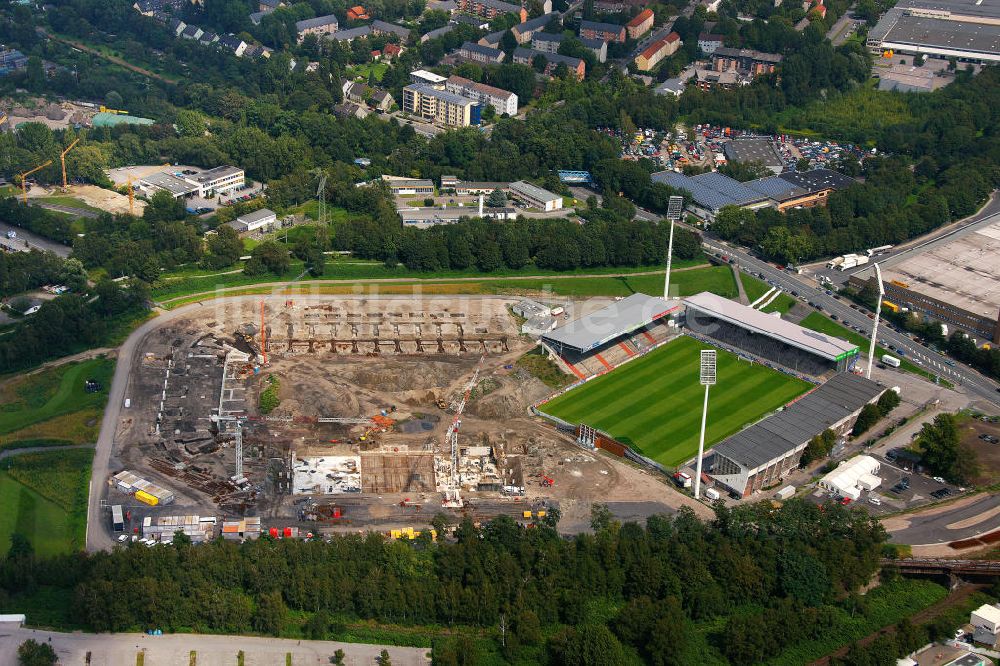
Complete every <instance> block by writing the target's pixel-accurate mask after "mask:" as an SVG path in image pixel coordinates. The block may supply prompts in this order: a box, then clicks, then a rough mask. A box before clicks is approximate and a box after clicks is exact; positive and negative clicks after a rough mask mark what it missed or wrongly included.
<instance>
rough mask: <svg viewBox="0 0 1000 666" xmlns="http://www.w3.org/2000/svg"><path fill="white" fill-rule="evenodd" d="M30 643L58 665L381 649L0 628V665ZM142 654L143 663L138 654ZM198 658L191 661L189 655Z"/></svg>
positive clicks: (361, 658) (365, 660) (216, 660)
mask: <svg viewBox="0 0 1000 666" xmlns="http://www.w3.org/2000/svg"><path fill="white" fill-rule="evenodd" d="M28 639H34V640H36V641H38V642H40V643H44V642H50V643H51V644H52V647H53V648H54V649H55V651H56V655H57V656H58V658H59V663H60V664H84V663H87V664H95V665H96V664H100V665H101V666H134V665H135V664H136V663H143V664H146V666H161V665H167V664H171V665H173V664H188V663H194V659H197V663H198V666H216V665H218V666H222V665H223V664H225V665H226V666H229V665H230V664H235V663H237V655H238V653H239V652H241V651H242V652H243V654H244V661H243V663H245V664H246V665H247V666H274V664H284V663H286V662H285V660H286V658H287V655H291V662H290V663H292V664H295V665H296V666H300V665H304V664H329V663H330V657H331V656H333V654H334V652H336V651H337V650H338V649H340V650H343V651H344V652H345V655H346V657H345V659H344V663H345V664H352V665H353V664H358V665H360V664H377V663H378V659H377V657H378V655H379V653H380V652H381V651H382V649H383V646H381V645H368V644H364V643H337V642H334V641H295V640H285V639H279V638H261V637H257V636H209V635H202V634H169V635H164V636H147V635H145V634H85V633H79V632H74V633H71V634H69V633H61V632H55V631H41V630H38V631H36V630H33V629H24V628H19V627H15V626H14V625H11V624H0V664H5V665H6V664H16V663H18V659H17V648H18V646H19V645H20V644H21V643H22V642H24V641H26V640H28ZM385 649H387V650H388V651H389V657H390V659H391V660H392V663H393V664H405V665H406V666H417V665H418V664H427V663H429V661H430V660H429V659H427V657H426V655H427V653H428V652H430V650H429V649H428V648H410V647H390V646H386V648H385ZM139 653H142V654H143V660H142V662H139V661H138V657H137V655H138V654H139ZM192 653H196V656H195V657H194V659H192V657H191V654H192Z"/></svg>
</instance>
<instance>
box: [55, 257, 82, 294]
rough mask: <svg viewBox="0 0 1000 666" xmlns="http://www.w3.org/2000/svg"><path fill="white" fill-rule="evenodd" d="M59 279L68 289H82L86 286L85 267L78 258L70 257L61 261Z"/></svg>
mask: <svg viewBox="0 0 1000 666" xmlns="http://www.w3.org/2000/svg"><path fill="white" fill-rule="evenodd" d="M59 281H60V282H61V283H63V284H64V285H65V286H66V288H67V289H69V290H70V291H83V290H85V289H86V288H87V269H85V268H84V267H83V263H82V262H81V261H80V260H79V259H76V258H72V257H71V258H69V259H67V260H66V261H64V262H63V265H62V269H61V270H60V271H59Z"/></svg>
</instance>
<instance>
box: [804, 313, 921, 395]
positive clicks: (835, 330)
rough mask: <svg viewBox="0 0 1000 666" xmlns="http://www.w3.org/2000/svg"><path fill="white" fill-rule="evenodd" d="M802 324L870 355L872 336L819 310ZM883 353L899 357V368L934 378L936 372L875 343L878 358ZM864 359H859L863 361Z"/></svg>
mask: <svg viewBox="0 0 1000 666" xmlns="http://www.w3.org/2000/svg"><path fill="white" fill-rule="evenodd" d="M799 324H800V325H801V326H804V327H805V328H808V329H812V330H814V331H819V332H820V333H826V334H827V335H832V336H834V337H837V338H840V339H842V340H847V341H848V342H851V343H853V344H856V345H857V346H858V348H859V349H860V350H861V353H862V354H863V355H865V356H867V355H868V345H869V344H871V338H866V337H865V336H863V335H861V334H860V333H858V332H856V331H852V330H849V329H847V328H844V327H843V326H841V325H840V324H838V323H837V322H835V321H832V320H830V319H828V318H827V317H826V316H825V315H823V314H822V313H819V312H810V313H809V314H808V315H806V317H805V319H803V320H802V321H801V322H799ZM883 354H891V355H892V356H895V357H896V358H898V359H899V361H900V365H899V369H900V370H904V371H906V372H912V373H913V374H915V375H921V376H922V377H926V378H928V379H934V376H935V375H934V373H931V372H928V371H926V370H924V369H923V368H921V367H919V366H918V365H916V364H915V363H913V362H912V361H908V360H906V359H905V358H902V357H900V355H899V354H897V353H896V352H893V351H889V350H888V349H885V348H884V347H882V346H881V345H875V356H876V358H881V357H882V355H883ZM862 362H863V361H859V363H862Z"/></svg>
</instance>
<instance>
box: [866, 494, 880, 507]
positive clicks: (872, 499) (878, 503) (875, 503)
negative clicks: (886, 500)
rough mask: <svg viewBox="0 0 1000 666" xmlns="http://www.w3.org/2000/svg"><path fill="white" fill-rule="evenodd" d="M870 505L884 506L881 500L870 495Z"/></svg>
mask: <svg viewBox="0 0 1000 666" xmlns="http://www.w3.org/2000/svg"><path fill="white" fill-rule="evenodd" d="M868 503H869V504H874V505H875V506H882V500H880V499H879V498H878V497H877V496H875V495H869V496H868Z"/></svg>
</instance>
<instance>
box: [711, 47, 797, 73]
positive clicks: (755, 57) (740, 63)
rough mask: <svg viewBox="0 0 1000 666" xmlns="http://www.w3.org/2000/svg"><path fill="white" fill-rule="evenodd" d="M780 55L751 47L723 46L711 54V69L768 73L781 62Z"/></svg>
mask: <svg viewBox="0 0 1000 666" xmlns="http://www.w3.org/2000/svg"><path fill="white" fill-rule="evenodd" d="M781 61H782V56H781V55H779V54H777V53H763V52H761V51H754V50H753V49H731V48H728V47H725V46H722V47H719V48H717V49H715V52H714V53H713V54H712V69H714V70H715V71H717V72H726V71H736V72H739V73H740V74H749V75H750V76H757V75H758V74H770V73H771V72H773V71H774V70H775V69H777V67H778V65H779V64H781Z"/></svg>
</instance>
